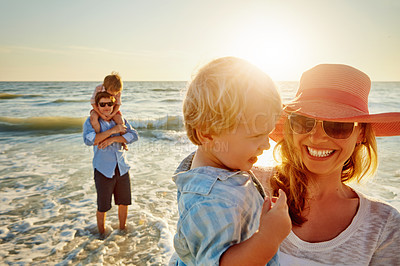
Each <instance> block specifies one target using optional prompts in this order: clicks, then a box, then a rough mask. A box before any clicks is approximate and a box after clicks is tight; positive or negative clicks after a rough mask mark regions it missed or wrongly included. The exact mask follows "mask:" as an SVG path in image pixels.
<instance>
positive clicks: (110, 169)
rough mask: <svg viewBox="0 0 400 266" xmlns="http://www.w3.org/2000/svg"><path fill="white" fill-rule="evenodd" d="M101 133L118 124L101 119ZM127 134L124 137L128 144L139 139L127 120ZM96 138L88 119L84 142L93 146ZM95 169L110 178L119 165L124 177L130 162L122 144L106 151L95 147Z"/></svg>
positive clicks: (109, 147)
mask: <svg viewBox="0 0 400 266" xmlns="http://www.w3.org/2000/svg"><path fill="white" fill-rule="evenodd" d="M99 123H100V128H101V129H100V131H101V132H104V131H107V130H109V129H111V128H113V127H114V126H115V125H116V124H115V122H114V121H113V120H111V121H110V122H107V121H104V120H103V119H101V118H99ZM125 126H126V133H125V134H123V135H122V137H124V138H125V139H126V143H127V144H130V143H132V142H134V141H137V140H138V139H139V135H138V133H137V131H136V130H135V129H134V128H133V127H132V126H131V125H130V124H129V123H128V121H126V120H125ZM112 136H119V134H114V135H111V137H112ZM95 138H96V132H95V131H94V129H93V127H92V124H91V123H90V118H88V119H86V121H85V123H84V124H83V141H84V142H85V144H86V145H88V146H92V145H93V144H94V140H95ZM93 152H94V156H93V169H97V171H99V172H100V173H102V174H103V175H104V176H106V177H108V178H112V177H113V176H114V174H115V173H114V171H115V167H116V166H117V164H118V168H119V172H120V174H121V176H122V175H124V174H126V173H127V172H128V171H129V169H130V167H129V165H128V160H127V159H126V153H125V150H124V149H123V148H122V144H121V143H116V142H114V143H113V144H111V145H109V146H107V147H106V148H104V149H99V148H98V146H97V145H96V146H93Z"/></svg>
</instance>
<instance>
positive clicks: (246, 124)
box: [212, 101, 275, 171]
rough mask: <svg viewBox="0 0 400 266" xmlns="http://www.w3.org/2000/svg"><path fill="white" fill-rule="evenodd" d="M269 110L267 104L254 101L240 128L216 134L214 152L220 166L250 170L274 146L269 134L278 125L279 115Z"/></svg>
mask: <svg viewBox="0 0 400 266" xmlns="http://www.w3.org/2000/svg"><path fill="white" fill-rule="evenodd" d="M265 110H266V108H265V103H263V102H260V101H258V102H254V103H252V104H251V105H250V106H249V107H248V108H247V110H245V112H243V113H242V114H241V115H240V117H238V120H239V121H240V123H239V125H238V126H237V128H234V129H233V130H232V131H231V132H229V133H223V134H221V135H219V136H213V140H212V153H213V156H214V157H215V163H216V165H217V167H220V168H227V169H231V170H242V171H247V170H250V169H251V168H252V166H253V164H255V163H256V162H257V157H258V156H259V155H261V154H262V153H263V151H264V150H268V149H269V148H270V144H269V137H268V135H269V133H270V132H271V131H272V129H273V128H274V126H275V117H271V115H270V114H268V113H266V111H265Z"/></svg>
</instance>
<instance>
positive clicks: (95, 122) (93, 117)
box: [90, 111, 100, 133]
mask: <svg viewBox="0 0 400 266" xmlns="http://www.w3.org/2000/svg"><path fill="white" fill-rule="evenodd" d="M90 124H92V127H93V129H94V131H95V132H96V133H99V132H100V123H99V115H98V114H97V112H96V111H91V112H90Z"/></svg>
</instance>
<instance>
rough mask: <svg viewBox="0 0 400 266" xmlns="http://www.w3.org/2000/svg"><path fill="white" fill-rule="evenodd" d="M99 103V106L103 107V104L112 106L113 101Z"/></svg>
mask: <svg viewBox="0 0 400 266" xmlns="http://www.w3.org/2000/svg"><path fill="white" fill-rule="evenodd" d="M99 105H100V107H104V106H106V105H108V106H110V107H111V106H113V105H114V103H113V102H108V103H99Z"/></svg>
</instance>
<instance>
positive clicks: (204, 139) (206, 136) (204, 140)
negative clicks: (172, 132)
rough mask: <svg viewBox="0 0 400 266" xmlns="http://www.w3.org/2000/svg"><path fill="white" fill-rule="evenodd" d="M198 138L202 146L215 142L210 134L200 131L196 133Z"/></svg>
mask: <svg viewBox="0 0 400 266" xmlns="http://www.w3.org/2000/svg"><path fill="white" fill-rule="evenodd" d="M196 134H197V138H198V140H200V142H201V144H202V145H204V144H207V143H208V142H210V141H212V140H213V136H212V135H211V134H210V133H204V132H201V131H199V130H197V131H196Z"/></svg>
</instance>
